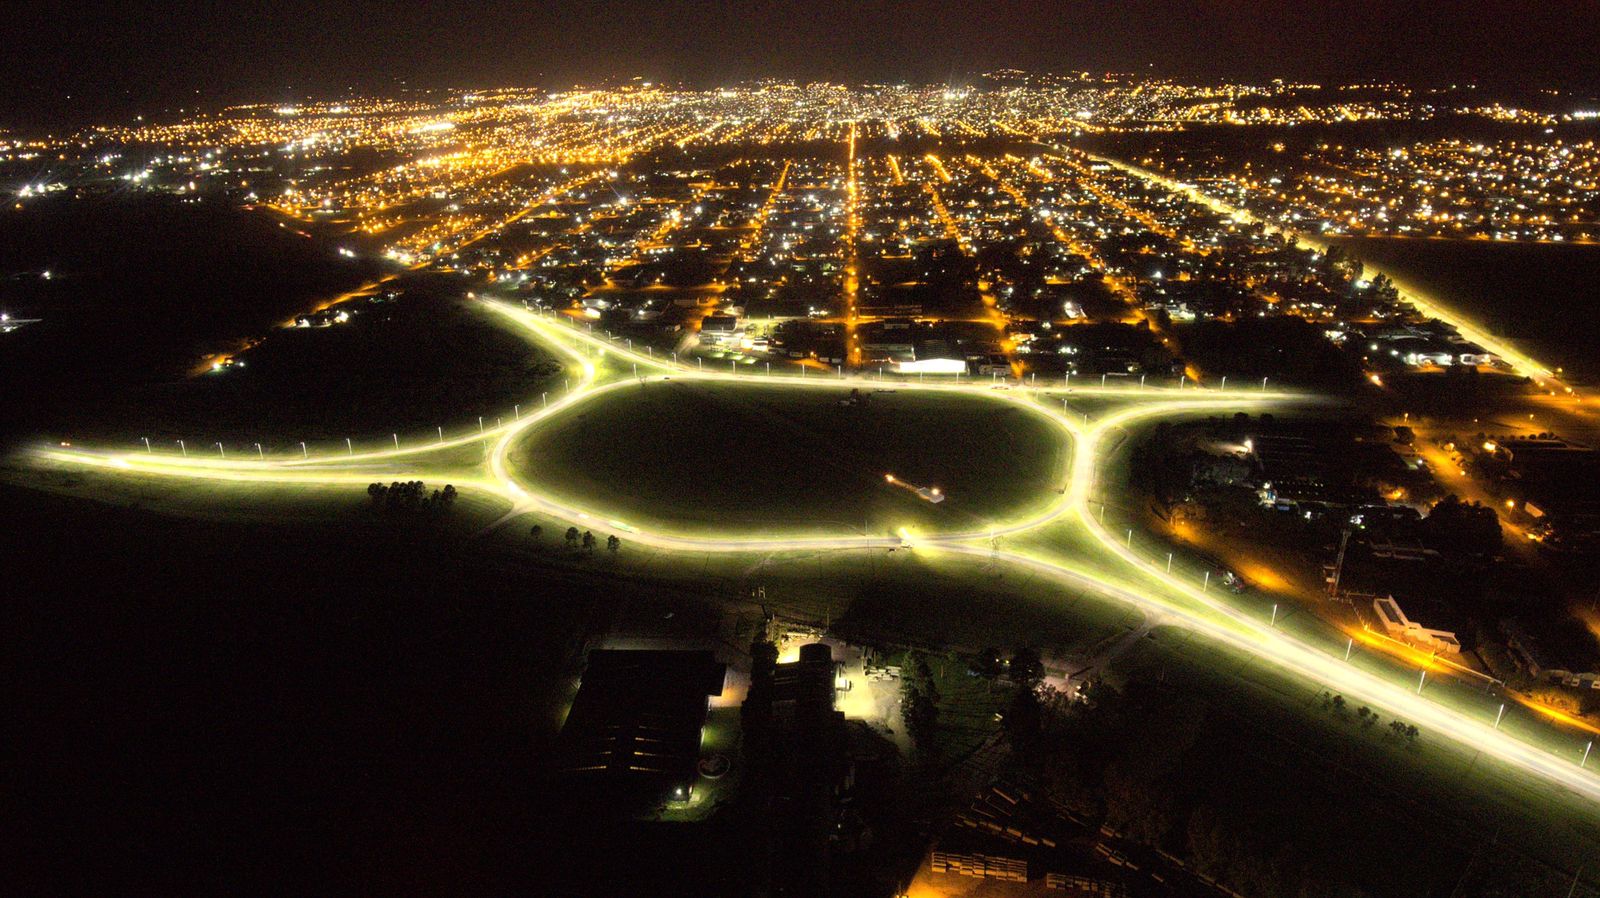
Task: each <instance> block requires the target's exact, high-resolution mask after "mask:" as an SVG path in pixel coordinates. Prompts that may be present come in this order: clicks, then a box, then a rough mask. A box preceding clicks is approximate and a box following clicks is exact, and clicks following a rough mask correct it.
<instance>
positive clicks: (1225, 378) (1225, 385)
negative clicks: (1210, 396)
mask: <svg viewBox="0 0 1600 898" xmlns="http://www.w3.org/2000/svg"><path fill="white" fill-rule="evenodd" d="M1227 388H1228V375H1226V374H1224V375H1222V386H1221V387H1219V388H1218V389H1222V390H1226V389H1227Z"/></svg>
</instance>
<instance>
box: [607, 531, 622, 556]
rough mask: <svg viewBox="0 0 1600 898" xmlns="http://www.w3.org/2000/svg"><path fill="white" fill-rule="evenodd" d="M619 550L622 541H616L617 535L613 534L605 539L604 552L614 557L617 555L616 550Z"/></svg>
mask: <svg viewBox="0 0 1600 898" xmlns="http://www.w3.org/2000/svg"><path fill="white" fill-rule="evenodd" d="M621 548H622V540H620V539H617V535H616V534H615V533H613V534H611V535H610V536H608V537H606V551H608V552H610V553H611V554H613V555H615V554H617V550H619V549H621Z"/></svg>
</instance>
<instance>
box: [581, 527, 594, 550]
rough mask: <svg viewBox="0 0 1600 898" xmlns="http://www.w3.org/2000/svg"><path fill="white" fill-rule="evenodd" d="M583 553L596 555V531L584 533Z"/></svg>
mask: <svg viewBox="0 0 1600 898" xmlns="http://www.w3.org/2000/svg"><path fill="white" fill-rule="evenodd" d="M583 551H585V552H588V553H590V554H594V531H592V530H585V531H583Z"/></svg>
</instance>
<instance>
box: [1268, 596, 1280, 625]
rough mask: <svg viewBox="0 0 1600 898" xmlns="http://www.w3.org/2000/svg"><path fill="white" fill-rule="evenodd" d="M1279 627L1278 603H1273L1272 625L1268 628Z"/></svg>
mask: <svg viewBox="0 0 1600 898" xmlns="http://www.w3.org/2000/svg"><path fill="white" fill-rule="evenodd" d="M1277 625H1278V603H1277V602H1273V603H1272V623H1270V624H1268V626H1271V627H1276V626H1277Z"/></svg>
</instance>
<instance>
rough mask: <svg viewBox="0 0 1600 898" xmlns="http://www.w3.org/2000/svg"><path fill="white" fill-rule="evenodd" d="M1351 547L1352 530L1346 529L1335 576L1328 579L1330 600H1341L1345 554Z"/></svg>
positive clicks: (1334, 571)
mask: <svg viewBox="0 0 1600 898" xmlns="http://www.w3.org/2000/svg"><path fill="white" fill-rule="evenodd" d="M1349 545H1350V528H1349V526H1346V527H1345V528H1344V534H1343V535H1342V536H1340V537H1339V554H1338V556H1337V557H1336V558H1335V559H1334V561H1333V574H1332V575H1331V576H1329V577H1328V598H1330V599H1337V598H1339V577H1340V575H1341V574H1343V573H1344V553H1345V549H1346V548H1348V547H1349Z"/></svg>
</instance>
